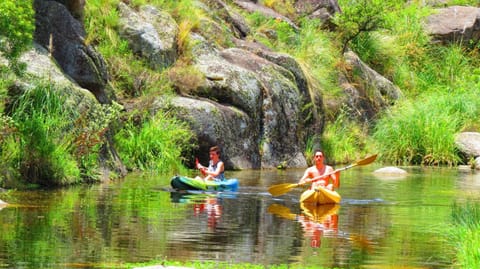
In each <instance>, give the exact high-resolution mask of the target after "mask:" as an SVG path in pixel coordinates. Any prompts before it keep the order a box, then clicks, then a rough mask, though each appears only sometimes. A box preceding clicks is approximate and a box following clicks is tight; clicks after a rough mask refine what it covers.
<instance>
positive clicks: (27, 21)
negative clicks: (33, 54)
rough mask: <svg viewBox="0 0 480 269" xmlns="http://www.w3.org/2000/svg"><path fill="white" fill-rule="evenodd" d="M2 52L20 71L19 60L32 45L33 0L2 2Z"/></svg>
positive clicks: (0, 21)
mask: <svg viewBox="0 0 480 269" xmlns="http://www.w3.org/2000/svg"><path fill="white" fill-rule="evenodd" d="M0 14H2V16H0V52H1V53H3V54H4V56H5V57H6V58H7V59H9V60H10V65H11V67H12V68H13V69H14V70H17V71H20V67H19V66H18V62H17V59H18V57H19V56H20V54H21V53H22V52H23V51H24V50H25V49H26V48H28V47H29V46H30V45H31V43H32V38H33V31H34V11H33V7H32V1H31V0H24V1H16V0H3V1H0Z"/></svg>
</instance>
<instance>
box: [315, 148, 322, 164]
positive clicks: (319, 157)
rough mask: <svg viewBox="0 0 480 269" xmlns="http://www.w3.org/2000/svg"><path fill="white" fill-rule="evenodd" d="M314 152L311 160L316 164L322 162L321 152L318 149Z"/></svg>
mask: <svg viewBox="0 0 480 269" xmlns="http://www.w3.org/2000/svg"><path fill="white" fill-rule="evenodd" d="M314 152H315V153H314V154H313V160H314V161H315V162H317V161H323V158H324V156H323V152H322V151H321V150H319V149H317V150H315V151H314Z"/></svg>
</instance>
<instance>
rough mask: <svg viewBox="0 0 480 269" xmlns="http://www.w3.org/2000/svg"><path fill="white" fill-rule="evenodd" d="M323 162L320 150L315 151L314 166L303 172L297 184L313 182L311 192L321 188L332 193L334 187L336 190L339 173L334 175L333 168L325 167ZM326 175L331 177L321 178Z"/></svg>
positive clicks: (338, 184) (338, 182)
mask: <svg viewBox="0 0 480 269" xmlns="http://www.w3.org/2000/svg"><path fill="white" fill-rule="evenodd" d="M323 160H324V156H323V152H322V151H321V150H315V155H314V162H315V164H314V165H313V166H311V167H309V168H307V170H305V174H304V175H303V177H302V178H301V179H300V181H299V183H300V184H302V183H306V182H309V181H312V180H313V182H312V185H311V186H310V189H311V190H314V189H317V188H319V187H322V188H326V189H329V190H331V191H333V190H334V187H335V188H338V187H339V186H340V171H338V172H336V173H334V171H335V170H334V169H333V167H331V166H330V165H325V164H324V163H323ZM326 174H331V175H329V176H326V177H323V178H322V177H321V176H323V175H326ZM330 180H331V183H330Z"/></svg>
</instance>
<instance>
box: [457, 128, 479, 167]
mask: <svg viewBox="0 0 480 269" xmlns="http://www.w3.org/2000/svg"><path fill="white" fill-rule="evenodd" d="M455 145H456V146H457V148H458V150H459V151H460V152H461V153H462V154H463V155H464V156H465V160H466V161H468V160H469V159H471V158H477V157H480V133H477V132H463V133H459V134H458V135H457V136H456V138H455Z"/></svg>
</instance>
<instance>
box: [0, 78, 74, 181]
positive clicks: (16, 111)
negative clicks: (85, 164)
mask: <svg viewBox="0 0 480 269" xmlns="http://www.w3.org/2000/svg"><path fill="white" fill-rule="evenodd" d="M64 103H65V99H63V98H61V97H60V96H59V95H57V94H55V92H54V91H53V90H52V89H51V88H50V87H49V86H45V85H41V86H37V87H36V88H34V89H31V90H28V91H26V92H25V93H24V94H23V95H21V96H20V97H19V98H18V99H17V100H16V101H15V103H14V105H13V113H12V119H13V121H14V122H15V123H16V126H17V128H18V134H17V139H18V141H19V143H18V144H17V145H16V146H17V147H18V149H17V150H16V151H15V152H17V153H18V155H17V156H15V158H14V159H15V161H16V162H17V163H13V164H12V165H13V166H16V168H17V169H18V171H19V172H20V175H21V176H22V178H24V179H26V180H27V182H28V183H33V184H40V185H47V186H48V185H66V184H71V183H75V182H78V181H79V180H80V169H79V168H78V167H77V165H76V162H75V160H74V159H73V157H72V155H71V154H70V153H69V151H68V147H69V138H68V136H67V137H64V135H65V133H66V132H67V131H68V130H69V129H71V128H72V127H73V126H72V119H74V118H75V117H76V115H75V111H74V110H69V108H68V107H64V106H63V104H64ZM9 142H13V141H9ZM8 147H12V145H8V146H7V148H8ZM2 148H3V147H2Z"/></svg>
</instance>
